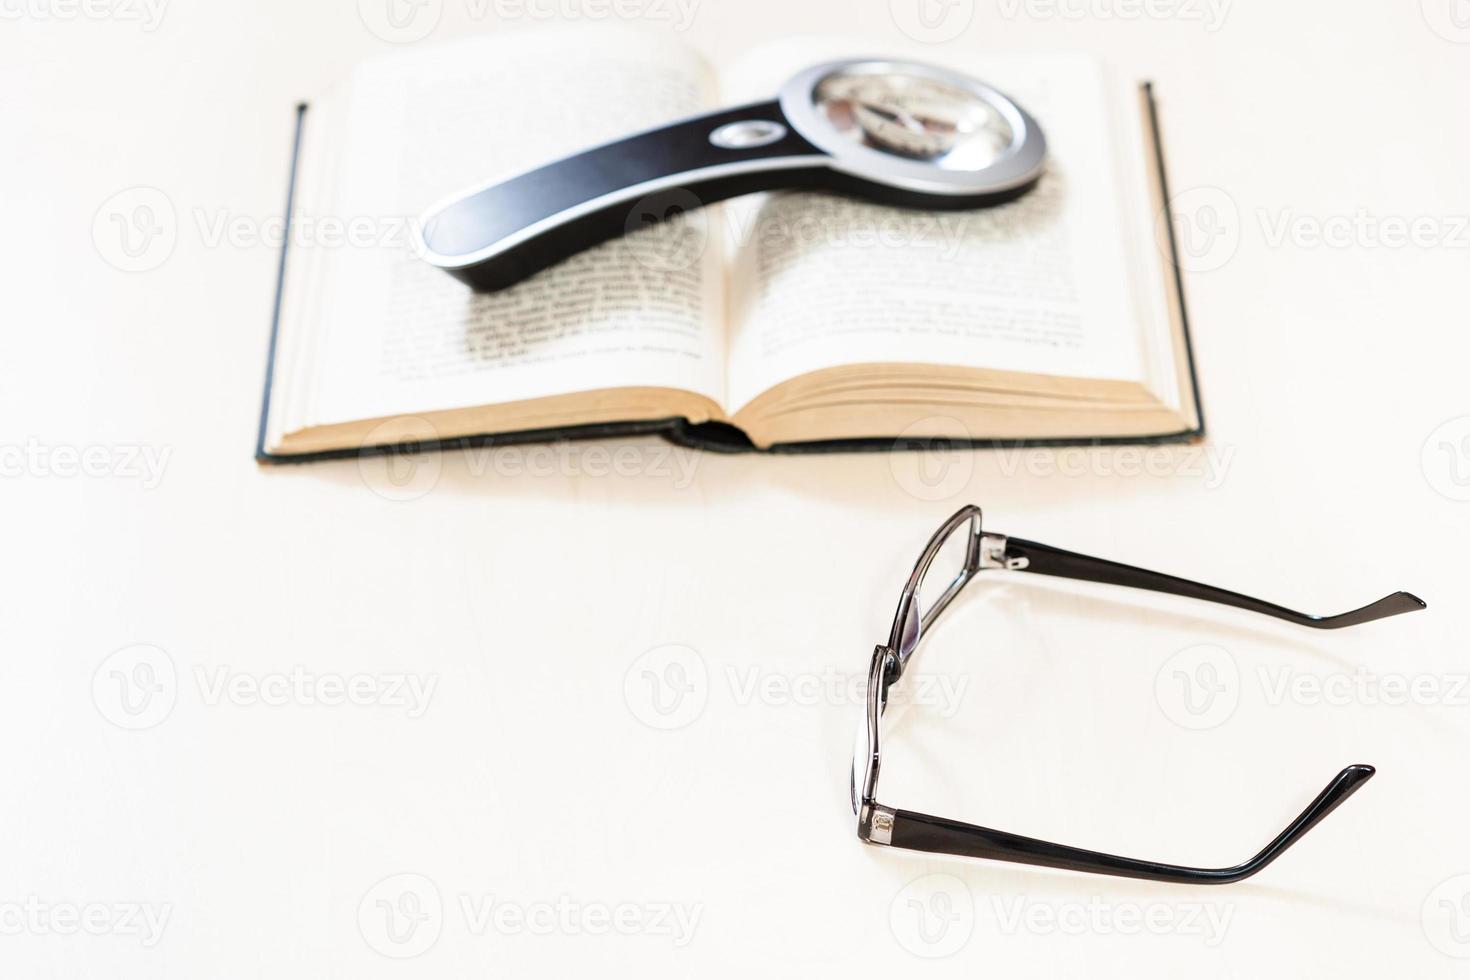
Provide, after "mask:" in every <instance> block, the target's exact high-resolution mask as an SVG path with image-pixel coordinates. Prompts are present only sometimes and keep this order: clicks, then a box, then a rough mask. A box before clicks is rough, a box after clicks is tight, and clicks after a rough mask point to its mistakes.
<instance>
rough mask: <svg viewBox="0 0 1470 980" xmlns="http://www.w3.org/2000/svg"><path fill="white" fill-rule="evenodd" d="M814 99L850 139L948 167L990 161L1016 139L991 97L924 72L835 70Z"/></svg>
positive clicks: (972, 167)
mask: <svg viewBox="0 0 1470 980" xmlns="http://www.w3.org/2000/svg"><path fill="white" fill-rule="evenodd" d="M815 99H816V103H817V107H818V109H819V110H820V111H821V113H822V114H823V115H824V116H825V117H826V119H827V121H828V122H830V123H831V124H832V126H833V127H834V128H835V129H836V130H837V131H838V132H839V133H841V134H843V135H844V136H846V137H847V138H849V139H852V140H853V141H855V142H859V143H864V144H866V145H868V146H872V147H875V148H877V149H880V150H885V151H887V152H889V153H896V154H898V155H900V156H906V157H912V158H915V159H919V160H927V161H933V162H937V163H939V165H940V166H943V167H945V168H946V169H968V170H975V169H979V168H981V167H985V166H988V165H989V164H991V163H992V162H994V161H995V160H996V159H998V158H999V157H1000V156H1001V155H1002V154H1003V153H1005V152H1006V150H1007V149H1008V148H1009V147H1010V145H1011V143H1012V142H1013V141H1014V140H1015V134H1014V132H1013V131H1012V130H1011V127H1010V124H1009V123H1007V122H1006V120H1005V117H1003V116H1002V115H1001V114H1000V113H999V112H998V111H996V109H995V107H994V106H992V105H991V104H990V103H989V102H987V101H985V100H984V99H982V98H981V97H980V96H978V95H976V94H975V93H973V92H969V91H966V90H965V89H963V88H960V87H958V86H955V85H950V84H948V83H946V82H943V81H939V80H937V79H933V78H926V77H924V76H921V75H914V74H908V73H905V72H884V73H872V72H851V71H836V72H833V73H832V74H831V75H828V76H827V77H826V78H824V79H822V81H821V82H820V83H818V85H817V88H816V92H815Z"/></svg>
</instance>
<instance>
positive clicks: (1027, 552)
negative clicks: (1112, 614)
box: [982, 534, 1425, 630]
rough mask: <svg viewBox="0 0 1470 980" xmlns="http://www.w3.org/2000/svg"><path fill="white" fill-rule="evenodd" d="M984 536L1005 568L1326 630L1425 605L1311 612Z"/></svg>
mask: <svg viewBox="0 0 1470 980" xmlns="http://www.w3.org/2000/svg"><path fill="white" fill-rule="evenodd" d="M984 537H985V538H986V539H987V540H986V541H985V542H982V547H986V548H993V547H994V546H993V545H992V544H991V543H990V542H992V541H995V539H998V538H999V539H1001V540H1003V541H1004V542H1005V545H1004V554H1003V556H1002V555H995V554H990V555H988V556H986V557H988V558H989V560H990V561H991V562H993V563H995V564H996V565H997V566H1000V565H1001V564H1002V563H1003V566H1004V567H1006V568H1010V569H1013V570H1016V571H1026V572H1035V573H1037V574H1039V575H1056V576H1059V577H1061V578H1074V579H1081V580H1083V581H1086V582H1102V583H1104V584H1107V585H1122V586H1127V587H1128V588H1132V589H1146V590H1148V591H1149V592H1167V593H1169V594H1170V595H1180V596H1186V597H1188V598H1191V599H1203V600H1204V601H1206V602H1218V603H1220V604H1222V605H1226V606H1235V607H1236V608H1238V609H1247V610H1249V611H1251V612H1256V613H1263V614H1264V615H1267V616H1274V617H1276V618H1277V619H1284V620H1286V621H1287V622H1290V623H1296V624H1297V625H1299V626H1310V627H1313V628H1314V629H1323V630H1331V629H1341V628H1342V627H1344V626H1357V625H1358V624H1359V623H1367V622H1372V621H1373V620H1375V619H1383V618H1384V617H1386V616H1397V615H1398V614H1399V613H1406V612H1414V611H1415V610H1418V609H1423V608H1425V603H1424V600H1423V599H1420V598H1419V597H1418V596H1415V595H1411V594H1410V593H1408V592H1395V593H1393V594H1392V595H1388V596H1384V597H1383V598H1382V599H1379V600H1378V601H1377V602H1371V603H1369V604H1368V605H1366V606H1364V607H1362V608H1361V609H1354V610H1352V611H1351V612H1345V613H1340V614H1338V615H1336V616H1312V615H1309V614H1307V613H1300V612H1296V611H1295V610H1293V609H1287V608H1286V607H1285V606H1278V605H1276V604H1275V603H1271V602H1265V601H1264V600H1261V599H1252V598H1251V597H1250V596H1247V595H1241V594H1240V593H1239V592H1230V591H1228V590H1226V589H1217V588H1215V587H1214V586H1212V585H1203V584H1201V583H1199V582H1191V581H1190V580H1189V579H1183V578H1177V577H1175V576H1173V575H1164V574H1162V573H1160V572H1151V571H1149V570H1147V569H1145V568H1135V567H1134V566H1132V565H1123V564H1120V563H1119V562H1115V561H1108V560H1107V559H1105V558H1092V557H1090V556H1088V555H1079V554H1076V553H1075V552H1071V551H1063V550H1062V549H1061V548H1053V547H1052V546H1051V545H1046V544H1039V543H1038V542H1035V541H1027V540H1025V539H1023V538H1002V536H1000V535H991V534H986V535H984ZM996 550H998V549H996Z"/></svg>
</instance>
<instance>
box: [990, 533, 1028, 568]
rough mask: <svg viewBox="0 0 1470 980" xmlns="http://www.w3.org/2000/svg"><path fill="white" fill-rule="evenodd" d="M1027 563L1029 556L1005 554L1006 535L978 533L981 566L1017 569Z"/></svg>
mask: <svg viewBox="0 0 1470 980" xmlns="http://www.w3.org/2000/svg"><path fill="white" fill-rule="evenodd" d="M1029 564H1031V559H1029V558H1025V557H1015V558H1009V557H1007V556H1006V536H1005V535H1004V534H988V533H982V534H981V535H980V567H981V568H1005V569H1009V570H1011V571H1017V570H1019V569H1022V568H1025V567H1026V566H1027V565H1029Z"/></svg>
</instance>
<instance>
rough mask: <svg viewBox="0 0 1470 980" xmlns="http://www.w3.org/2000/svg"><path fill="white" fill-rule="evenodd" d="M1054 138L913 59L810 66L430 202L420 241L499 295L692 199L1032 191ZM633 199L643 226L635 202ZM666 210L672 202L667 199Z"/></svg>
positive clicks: (953, 198)
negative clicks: (755, 94) (732, 103)
mask: <svg viewBox="0 0 1470 980" xmlns="http://www.w3.org/2000/svg"><path fill="white" fill-rule="evenodd" d="M1045 161H1046V138H1045V136H1043V135H1042V132H1041V127H1039V126H1038V125H1037V124H1036V120H1034V119H1032V118H1031V116H1030V115H1028V114H1027V113H1026V111H1025V110H1024V109H1022V108H1021V107H1020V106H1019V105H1017V104H1016V103H1015V102H1014V101H1012V100H1011V99H1010V98H1008V97H1007V96H1005V95H1003V94H1001V93H1000V92H998V91H996V90H995V89H993V88H991V87H990V86H989V85H986V84H984V83H982V82H980V81H977V80H975V79H973V78H970V77H968V76H966V75H962V74H960V73H958V72H953V71H949V70H948V69H944V68H938V67H935V66H932V65H926V64H919V63H915V62H906V61H888V60H876V59H857V60H848V61H835V62H828V63H826V64H821V65H816V66H814V67H811V68H808V69H806V70H805V71H802V72H800V73H799V74H797V75H796V76H795V77H794V78H792V79H791V80H790V81H788V82H787V83H786V84H785V85H784V86H782V88H781V92H780V95H779V97H778V98H776V99H774V100H772V101H769V102H757V103H753V104H750V105H744V106H740V107H738V108H732V109H722V110H718V111H715V112H712V113H709V114H707V115H702V116H697V117H694V118H691V119H685V120H682V121H679V122H675V123H672V124H670V125H667V126H663V127H660V128H658V129H652V130H648V131H646V132H642V133H638V134H636V135H633V136H628V137H626V138H624V139H620V140H615V141H613V142H611V143H604V144H602V145H601V146H596V147H593V148H591V149H588V150H584V151H582V152H581V153H577V154H574V155H572V156H569V157H565V158H563V159H561V160H557V161H555V162H553V163H548V164H546V165H545V166H542V167H538V168H536V169H534V170H530V171H527V172H525V173H521V174H519V175H517V176H514V177H511V178H509V179H507V180H502V181H499V182H497V183H494V184H491V185H489V186H486V187H481V188H477V189H474V190H472V191H469V192H467V193H464V194H461V195H459V196H457V197H455V198H453V199H452V200H450V201H448V202H446V203H444V204H441V205H439V206H438V207H436V208H434V209H432V210H430V212H429V213H428V214H427V215H426V216H425V218H424V220H423V222H422V223H421V227H420V232H419V242H418V245H419V251H420V254H422V255H423V257H424V258H425V259H427V260H428V262H429V263H430V264H432V265H435V266H438V267H439V268H441V269H443V270H445V271H446V272H448V273H450V274H451V275H453V276H455V277H456V278H458V279H461V280H463V281H464V282H466V283H469V284H470V285H471V286H474V287H475V288H476V289H482V290H495V289H503V288H505V287H506V286H510V285H513V284H514V283H517V282H519V281H521V280H522V279H525V278H526V277H527V276H530V275H532V274H533V273H536V272H539V271H540V270H542V269H544V268H546V267H547V266H549V265H552V264H554V263H556V262H559V261H561V260H562V259H565V258H567V257H568V256H570V255H572V254H573V253H575V252H578V251H581V250H583V249H585V248H588V247H590V246H592V245H595V244H597V243H598V242H602V241H606V240H607V239H609V238H614V237H616V236H618V235H621V234H624V233H625V232H627V231H631V230H633V229H635V228H638V227H641V226H642V219H641V214H643V213H651V214H652V215H654V216H655V218H656V219H661V218H664V217H667V216H669V215H670V214H672V213H677V212H678V211H681V210H685V209H687V208H688V207H690V206H698V205H703V204H711V203H714V202H715V201H721V200H724V199H726V198H730V197H734V196H737V195H740V194H750V193H754V192H756V191H767V190H776V189H780V188H792V187H805V188H822V189H827V190H834V191H839V192H844V193H849V194H855V195H858V196H861V197H866V198H869V199H871V200H874V201H878V202H881V203H884V204H895V205H901V206H905V207H915V208H946V209H954V208H974V207H983V206H987V205H992V204H999V203H1001V202H1004V201H1008V200H1011V199H1013V198H1015V197H1018V196H1020V195H1021V194H1024V193H1025V192H1026V191H1027V190H1029V189H1030V188H1031V187H1032V185H1034V184H1035V183H1036V181H1037V180H1038V179H1039V178H1040V176H1041V172H1042V169H1043V166H1044V164H1045ZM634 204H638V205H639V208H638V210H639V212H640V217H639V221H637V222H635V221H634V220H632V218H633V216H632V215H631V212H630V207H631V206H632V205H634ZM665 205H666V206H665Z"/></svg>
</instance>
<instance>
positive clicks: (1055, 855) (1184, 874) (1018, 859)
mask: <svg viewBox="0 0 1470 980" xmlns="http://www.w3.org/2000/svg"><path fill="white" fill-rule="evenodd" d="M1373 771H1374V770H1373V767H1372V766H1348V767H1347V768H1346V769H1344V770H1343V771H1342V772H1340V773H1338V774H1337V777H1336V778H1335V779H1333V780H1332V782H1331V783H1329V784H1328V786H1327V788H1326V789H1324V790H1323V791H1322V792H1321V793H1320V794H1318V796H1317V798H1316V799H1315V800H1313V801H1312V802H1311V805H1309V806H1308V807H1307V808H1306V809H1305V810H1303V811H1302V813H1301V816H1299V817H1297V818H1296V819H1295V820H1293V821H1292V822H1291V824H1290V826H1288V827H1287V828H1286V829H1285V830H1283V831H1282V832H1281V834H1280V835H1279V836H1277V838H1276V839H1275V840H1273V841H1271V843H1269V844H1267V845H1266V846H1265V847H1264V848H1262V850H1261V852H1260V853H1259V854H1257V855H1256V856H1255V857H1253V858H1251V859H1250V860H1249V861H1246V862H1244V863H1243V864H1237V865H1235V866H1234V867H1230V868H1191V867H1186V866H1184V865H1179V864H1162V863H1160V862H1157V861H1140V860H1137V859H1135V858H1126V857H1118V856H1117V855H1115V854H1103V853H1101V852H1098V851H1088V850H1084V849H1083V848H1080V847H1068V846H1066V845H1064V844H1052V843H1048V842H1047V841H1042V840H1035V839H1033V838H1030V837H1020V836H1017V835H1016V834H1008V833H1005V832H1004V831H999V830H991V829H990V828H988V827H977V826H975V825H973V824H967V823H960V822H959V821H956V820H946V819H944V818H943V817H931V816H929V815H928V814H924V813H914V812H913V811H911V810H894V811H893V817H892V819H893V829H892V831H891V836H890V839H889V841H888V843H889V844H890V846H893V847H901V848H905V849H907V850H911V851H927V852H929V853H932V854H954V855H960V856H963V857H973V858H984V859H986V860H990V861H1009V862H1012V863H1015V864H1030V865H1037V866H1040V867H1044V868H1062V869H1065V870H1068V871H1086V872H1090V873H1092V874H1103V875H1114V876H1116V877H1120V878H1143V879H1147V880H1149V881H1170V882H1178V883H1184V884H1189V883H1193V884H1203V885H1223V884H1228V883H1230V882H1232V881H1240V880H1241V879H1243V878H1249V877H1250V876H1251V875H1253V874H1255V873H1256V872H1257V871H1260V870H1261V869H1262V868H1264V867H1266V865H1268V864H1270V863H1271V862H1272V861H1274V860H1276V859H1277V858H1278V857H1280V856H1281V853H1282V852H1283V851H1285V850H1286V849H1287V848H1288V847H1290V846H1291V845H1292V844H1295V843H1296V842H1297V841H1298V840H1299V839H1301V837H1302V836H1303V835H1304V834H1305V833H1306V832H1307V831H1309V830H1311V829H1312V828H1313V827H1315V826H1316V825H1317V824H1318V823H1320V822H1321V821H1322V818H1324V817H1326V816H1327V815H1328V814H1329V813H1331V812H1332V811H1333V810H1335V809H1337V807H1338V806H1339V805H1340V804H1341V803H1342V801H1343V800H1345V799H1347V798H1348V797H1349V796H1351V795H1352V794H1353V793H1354V792H1355V791H1356V790H1357V789H1358V787H1359V786H1362V785H1363V783H1365V782H1367V781H1368V780H1369V779H1371V778H1372V776H1373Z"/></svg>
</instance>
